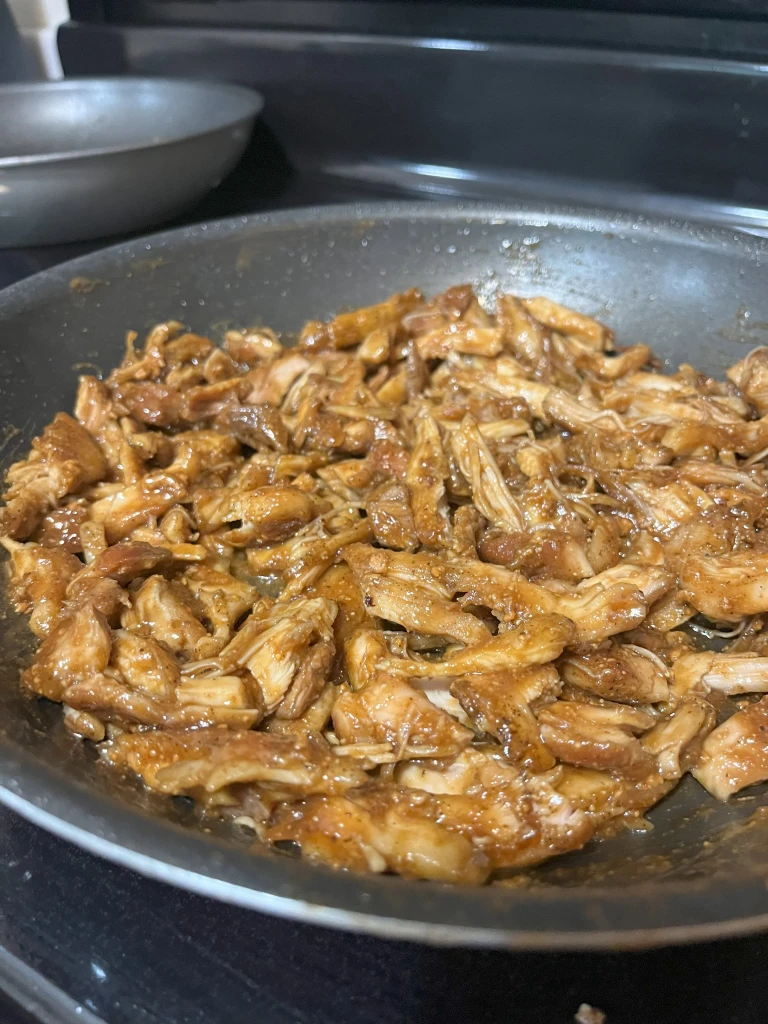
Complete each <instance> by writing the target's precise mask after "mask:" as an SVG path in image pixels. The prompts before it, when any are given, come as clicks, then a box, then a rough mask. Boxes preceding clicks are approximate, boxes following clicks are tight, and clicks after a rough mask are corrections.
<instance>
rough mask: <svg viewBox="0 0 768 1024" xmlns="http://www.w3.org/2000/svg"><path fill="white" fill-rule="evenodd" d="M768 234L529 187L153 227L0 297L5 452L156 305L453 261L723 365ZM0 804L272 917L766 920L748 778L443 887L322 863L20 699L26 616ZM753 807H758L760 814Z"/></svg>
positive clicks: (629, 938)
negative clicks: (210, 814)
mask: <svg viewBox="0 0 768 1024" xmlns="http://www.w3.org/2000/svg"><path fill="white" fill-rule="evenodd" d="M767 261H768V245H767V244H766V243H764V242H762V241H761V240H759V239H751V238H749V237H748V236H745V235H740V234H736V233H733V232H728V231H723V230H719V229H711V228H701V227H697V226H695V225H690V224H685V223H676V222H674V221H670V220H667V221H661V220H650V219H645V218H642V219H640V218H637V219H633V218H631V217H627V216H626V215H619V214H611V213H606V212H600V211H594V210H573V209H566V208H562V207H549V206H508V207H484V206H475V205H450V206H441V205H436V204H425V205H424V204H408V203H389V204H372V205H361V206H340V207H326V208H323V209H306V210H295V211H288V212H283V213H277V214H269V215H266V216H255V215H254V216H250V217H242V218H239V219H236V220H230V221H222V222H220V223H213V224H207V225H205V224H203V225H200V226H198V227H192V228H183V229H178V230H174V231H169V232H166V233H163V234H158V235H154V236H153V237H151V238H148V239H142V240H139V241H136V242H131V243H129V244H124V245H121V246H116V247H113V248H111V249H106V250H104V251H102V252H99V253H96V254H94V255H90V256H87V257H85V258H83V259H79V260H75V261H73V262H72V263H67V264H64V265H63V266H60V267H57V268H54V269H53V270H50V271H46V272H44V273H42V274H39V275H37V276H36V277H32V278H29V279H28V280H26V281H23V282H21V283H20V284H17V285H14V286H13V287H12V288H9V289H8V290H7V291H5V292H4V293H2V295H0V324H1V325H2V335H1V336H0V339H1V340H0V406H1V407H2V418H3V421H4V423H5V425H6V426H5V430H4V432H3V435H2V436H3V438H4V441H3V451H2V457H3V460H4V462H5V464H6V465H7V463H8V462H10V461H11V460H12V459H13V458H17V457H19V456H20V455H21V453H23V452H24V451H25V450H26V448H27V447H28V445H29V441H30V439H31V438H32V437H33V436H34V434H36V433H37V432H39V431H40V430H41V429H42V427H43V426H44V425H45V424H46V423H47V422H48V421H49V420H50V419H51V417H52V416H53V414H54V413H55V412H56V411H57V410H58V409H69V408H71V405H72V400H73V396H74V391H75V384H76V374H77V372H78V370H80V371H81V372H82V371H83V369H88V370H90V372H94V367H95V368H96V370H102V371H107V370H108V369H109V368H111V367H112V366H113V365H114V364H115V363H116V362H117V361H118V360H119V358H120V356H121V353H122V347H123V339H124V335H125V331H126V330H127V329H128V328H132V329H135V330H138V331H142V330H144V329H146V328H148V327H150V326H151V325H152V324H153V323H155V322H157V321H159V320H165V319H169V318H174V319H178V320H181V321H184V322H186V323H187V324H188V325H189V327H190V328H191V329H193V330H196V331H201V332H209V333H211V334H212V335H213V336H214V337H220V336H221V334H222V332H223V331H224V330H225V329H226V328H228V327H234V326H251V325H254V324H256V323H266V324H270V325H272V326H274V327H275V328H277V329H278V330H281V331H283V332H293V331H296V330H297V329H298V328H299V327H300V326H301V324H302V323H303V322H304V321H305V320H306V319H308V318H310V317H317V316H318V315H330V314H331V313H333V312H334V311H336V310H337V309H339V308H341V307H344V306H351V305H356V304H363V303H369V302H374V301H377V300H379V299H381V298H382V297H384V296H386V295H388V294H390V293H391V292H393V291H395V290H397V289H401V288H405V287H407V286H412V285H414V284H418V285H420V286H421V287H422V288H423V289H424V290H425V291H427V292H436V291H438V290H440V289H443V288H445V287H446V286H448V285H449V284H452V283H458V282H462V281H466V280H469V281H472V282H473V284H474V285H475V286H476V288H477V290H478V292H479V294H480V295H481V296H482V297H483V298H484V299H488V300H491V299H492V297H493V294H494V293H495V292H496V291H499V290H506V289H509V290H511V291H514V292H517V293H520V294H522V295H532V294H541V293H543V294H546V295H549V296H552V297H553V298H555V299H557V300H559V301H562V302H565V303H567V304H569V305H573V306H576V307H577V308H579V309H580V310H583V311H585V312H587V313H592V314H595V315H597V316H599V317H601V318H603V319H605V320H606V321H607V322H608V323H609V324H610V325H611V326H612V327H614V328H615V329H616V331H617V333H618V337H619V339H620V341H621V342H622V343H625V344H629V343H634V342H639V341H648V342H650V343H651V344H652V345H653V347H654V348H655V349H656V350H657V351H658V352H659V353H660V354H661V355H662V356H663V357H664V358H665V359H666V360H667V362H668V364H669V365H670V366H671V365H674V364H677V363H679V362H684V361H692V362H694V363H695V364H696V366H698V367H701V368H702V369H704V370H707V371H709V372H721V371H722V370H723V368H724V367H725V366H727V365H728V364H729V363H731V362H733V361H734V360H735V359H737V358H739V357H740V356H742V355H743V354H744V353H745V352H746V351H748V347H752V346H754V345H756V344H759V343H760V342H761V340H763V338H764V337H765V332H766V331H768V323H766V321H768V271H767V270H766V262H767ZM0 644H2V650H3V652H4V654H5V657H4V659H3V661H2V665H0V800H2V801H3V802H4V803H5V804H6V805H7V806H9V807H11V808H12V809H14V810H16V811H18V812H19V813H20V814H22V815H24V816H25V817H27V818H28V819H30V820H31V821H33V822H35V823H37V824H39V825H41V826H42V827H43V828H47V829H50V830H51V831H52V832H55V833H57V834H58V835H60V836H64V837H65V838H67V839H70V840H72V841H73V842H75V843H78V844H79V845H80V846H82V847H85V848H86V849H88V850H90V851H92V852H93V853H97V854H100V855H102V856H104V857H107V858H109V859H111V860H113V861H116V862H118V863H120V864H123V865H125V866H127V867H130V868H133V869H134V870H136V871H139V872H142V873H143V874H145V875H149V876H152V877H154V878H157V879H161V880H163V881H166V882H170V883H172V884H175V885H179V886H182V887H184V888H187V889H190V890H194V891H196V892H198V893H202V894H204V895H206V896H211V897H214V898H216V899H220V900H225V901H230V902H232V903H237V904H240V905H242V906H246V907H252V908H254V909H257V910H261V911H266V912H268V913H272V914H279V915H283V916H286V917H292V918H297V919H302V920H306V921H312V922H315V923H322V924H326V925H332V926H335V927H339V928H346V929H351V930H360V931H367V932H371V933H375V934H378V935H383V936H397V937H401V938H410V939H418V940H422V941H427V942H433V943H444V944H448V943H452V944H459V943H460V944H467V945H470V944H472V945H486V946H508V947H518V948H585V947H592V948H594V947H613V948H617V947H639V946H648V945H652V944H662V943H675V942H687V941H692V940H696V939H704V938H714V937H721V936H725V935H735V934H740V933H745V932H749V931H755V930H758V929H761V928H765V927H768V885H767V884H766V882H767V881H768V842H766V839H767V838H768V833H767V832H766V825H765V823H764V821H765V819H764V817H763V816H762V814H761V810H760V809H761V808H763V807H765V806H766V805H768V793H767V792H766V788H765V787H763V788H762V789H757V790H755V791H750V792H748V793H747V794H745V795H743V796H742V797H740V798H736V799H735V800H734V801H732V802H731V803H730V804H719V803H716V802H715V801H714V800H713V799H712V798H711V797H709V796H708V795H707V794H706V793H705V792H704V790H703V789H701V788H700V787H699V786H698V784H697V783H695V782H694V781H693V780H692V779H691V778H690V777H689V778H686V779H685V780H684V781H683V784H682V785H681V786H680V787H679V788H678V789H677V790H676V791H675V792H674V793H673V794H672V795H671V796H670V797H669V798H668V799H667V800H666V801H664V802H663V803H662V804H661V805H659V806H658V807H657V808H655V809H654V810H653V811H651V813H650V815H649V818H650V821H651V822H652V824H653V826H654V828H653V830H652V831H649V832H643V833H630V832H625V833H624V834H623V835H622V836H620V837H617V838H614V839H612V840H609V841H605V842H602V843H593V844H590V845H589V846H588V847H587V848H585V850H583V851H580V852H578V853H574V854H569V855H568V856H567V857H563V858H559V859H558V860H555V861H553V862H551V863H549V864H546V865H543V866H542V867H540V868H538V869H536V870H534V871H532V872H530V873H528V874H527V875H525V876H524V877H523V879H522V881H521V880H520V879H519V878H518V879H517V880H511V881H508V882H507V883H506V884H500V885H494V886H489V887H486V888H481V889H462V888H452V887H449V886H444V885H438V884H433V883H427V882H409V881H404V880H403V879H400V878H394V877H358V876H355V875H351V874H344V873H334V872H332V871H330V870H328V869H325V868H323V867H316V866H312V865H310V864H307V863H305V862H303V861H302V860H300V859H294V858H291V857H289V856H287V855H286V854H281V853H279V852H275V851H269V850H265V849H259V848H257V849H252V848H251V843H252V841H251V840H247V841H246V839H245V838H244V837H238V836H236V835H233V834H232V832H231V831H224V826H223V825H221V826H217V825H215V824H212V823H211V822H205V828H206V830H208V831H204V830H203V829H202V828H201V824H200V822H199V821H198V820H197V818H196V816H195V811H194V808H192V807H191V806H189V801H186V800H183V799H182V800H178V799H177V800H167V799H164V798H160V797H157V796H156V795H153V794H149V793H147V792H145V791H144V790H143V789H142V788H141V786H140V785H139V784H137V782H136V781H135V780H133V779H129V778H122V777H120V776H119V775H117V774H116V773H114V772H113V771H111V770H109V769H108V768H106V767H105V766H104V765H103V764H101V763H100V762H99V761H98V760H97V759H96V757H95V754H94V752H93V750H92V749H91V748H90V747H89V745H88V744H83V743H79V742H77V741H74V740H73V739H72V738H71V737H69V735H68V734H66V733H65V731H64V728H63V726H62V724H61V721H60V717H61V716H60V709H59V708H57V707H56V706H54V705H50V704H47V703H46V702H45V701H34V700H31V699H30V698H28V697H26V696H22V695H21V694H20V692H19V689H18V685H17V678H18V669H19V666H20V665H21V664H23V663H24V662H25V661H26V660H27V659H28V658H29V657H30V653H31V650H32V643H31V635H30V634H29V632H28V629H27V626H26V622H25V621H23V620H22V619H20V618H19V617H18V616H16V615H14V614H13V613H12V612H11V611H10V610H9V609H7V608H6V609H5V612H4V616H3V618H2V619H0ZM766 817H768V812H766Z"/></svg>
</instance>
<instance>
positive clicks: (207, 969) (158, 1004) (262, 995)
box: [0, 129, 768, 1024]
mask: <svg viewBox="0 0 768 1024" xmlns="http://www.w3.org/2000/svg"><path fill="white" fill-rule="evenodd" d="M254 181H258V182H259V187H258V190H257V191H254ZM379 194H381V192H379ZM255 195H257V196H258V199H254V198H253V197H254V196H255ZM358 198H370V193H367V194H364V193H362V192H361V190H360V187H359V186H354V188H352V187H351V186H344V185H343V184H340V183H338V182H335V183H329V182H328V181H323V180H321V179H315V180H310V179H307V178H305V177H300V176H297V175H295V174H293V173H292V172H291V171H290V169H289V167H288V166H287V164H286V162H285V161H284V160H283V158H282V156H281V154H280V152H279V150H278V149H277V147H276V146H275V145H274V144H273V143H272V141H271V139H270V137H269V136H268V135H267V134H266V132H265V130H264V129H259V133H258V134H257V137H256V138H255V139H254V142H253V144H252V146H251V147H250V149H249V151H248V154H247V156H246V159H245V161H244V163H243V164H241V166H240V168H239V169H238V170H237V171H236V172H235V174H234V175H233V176H232V177H231V178H230V179H229V180H228V181H227V182H225V183H224V184H223V185H222V186H221V187H220V188H219V189H218V190H217V192H216V193H214V194H213V195H212V196H210V197H209V198H208V199H207V200H206V201H205V202H204V203H203V204H201V205H200V206H199V207H198V208H197V209H196V210H194V211H192V212H191V213H190V214H189V215H188V217H187V218H186V220H187V221H195V220H202V219H207V218H216V217H219V216H225V215H228V214H234V213H242V212H245V211H246V210H252V209H265V208H274V207H276V206H283V207H286V206H296V205H305V204H311V203H324V202H339V201H344V200H353V199H358ZM101 244H102V243H89V244H84V245H76V246H66V247H54V248H45V249H35V250H17V251H1V250H0V286H5V285H6V284H9V283H11V282H12V281H14V280H18V279H20V278H22V277H25V276H27V275H29V274H31V273H34V272H36V271H39V270H43V269H45V268H46V267H48V266H51V265H52V264H54V263H56V262H60V261H61V260H63V259H67V258H69V257H71V256H75V255H78V254H80V253H83V252H86V251H88V250H90V249H94V248H97V247H98V246H99V245H101ZM767 957H768V938H751V939H742V940H734V941H730V942H721V943H715V944H710V945H707V946H700V947H689V948H680V949H673V950H661V951H651V952H645V953H634V954H630V953H622V954H609V953H599V954H598V953H593V954H587V953H581V954H563V953H559V954H541V953H535V954H534V953H528V954H520V953H507V952H496V951H470V950H451V949H448V950H440V949H432V948H429V947H425V946H418V945H412V944H409V943H404V942H390V941H384V940H379V939H374V938H368V937H365V936H355V935H346V934H343V933H337V932H332V931H326V930H324V929H320V928H316V927H313V926H310V925H303V924H295V923H292V922H287V921H282V920H277V919H272V918H269V917H265V916H262V915H260V914H257V913H255V912H251V911H245V910H241V909H238V908H234V907H228V906H225V905H222V904H217V903H214V902H212V901H210V900H207V899H204V898H202V897H199V896H193V895H190V894H188V893H185V892H182V891H180V890H177V889H173V888H170V887H168V886H165V885H162V884H160V883H158V882H154V881H149V880H147V879H143V878H141V877H140V876H138V875H135V874H133V873H131V872H130V871H128V870H125V869H122V868H118V867H115V866H113V865H111V864H108V863H106V862H104V861H101V860H99V859H97V858H96V857H93V856H91V855H90V854H86V853H83V852H82V851H80V850H78V849H76V848H75V847H73V846H70V845H68V844H66V843H64V842H63V841H61V840H59V839H56V838H54V837H53V836H50V835H48V834H46V833H44V832H42V831H41V830H39V829H38V828H36V827H34V826H32V825H30V824H28V823H27V822H25V821H23V820H22V819H20V818H18V817H16V816H15V815H13V814H12V813H11V812H9V811H6V810H4V809H0V990H2V989H4V990H5V991H6V992H7V993H8V997H7V998H6V997H4V996H3V995H2V991H0V1024H31V1022H36V1021H37V1022H43V1024H74V1022H81V1024H99V1022H102V1024H241V1022H245V1021H249V1022H250V1021H254V1022H258V1024H297V1022H298V1024H444V1022H453V1021H457V1022H458V1021H461V1022H462V1024H486V1022H487V1024H491V1022H492V1024H569V1022H571V1021H573V1017H574V1014H575V1013H576V1011H577V1008H578V1007H579V1005H580V1004H581V1003H583V1002H586V1003H589V1004H591V1005H593V1006H595V1007H599V1008H601V1009H602V1010H604V1011H605V1012H606V1013H607V1015H608V1016H607V1020H608V1024H649V1022H651V1021H653V1024H683V1022H686V1024H687V1022H691V1024H695V1022H699V1021H706V1022H707V1024H764V1022H765V1020H766V1019H768V991H766V987H765V984H764V982H763V979H764V977H765V963H766V958H767ZM21 1007H25V1009H22V1008H21Z"/></svg>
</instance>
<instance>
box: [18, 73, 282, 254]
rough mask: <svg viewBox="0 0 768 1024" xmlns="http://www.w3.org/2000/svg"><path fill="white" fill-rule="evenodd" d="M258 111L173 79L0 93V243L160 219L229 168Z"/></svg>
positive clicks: (226, 90) (253, 103) (226, 88)
mask: <svg viewBox="0 0 768 1024" xmlns="http://www.w3.org/2000/svg"><path fill="white" fill-rule="evenodd" d="M262 106H263V100H262V98H261V96H260V95H259V94H258V93H255V92H252V91H251V90H250V89H243V88H240V87H239V86H234V85H225V84H220V83H217V82H193V81H184V80H178V79H163V78H89V79H65V80H64V81H61V82H34V83H23V84H18V85H3V86H0V124H2V126H3V130H2V132H1V133H0V247H2V248H11V247H13V246H21V245H45V244H48V243H53V242H72V241H76V240H79V239H85V238H98V237H102V236H105V235H116V234H125V233H127V232H132V231H136V230H138V229H140V228H144V227H147V226H148V225H150V224H158V223H162V222H163V221H166V220H169V219H170V218H171V217H174V216H175V215H177V214H179V213H181V211H182V210H184V209H186V208H187V207H189V206H191V205H192V204H193V203H194V202H195V201H196V200H198V199H200V198H201V197H202V196H203V195H205V193H206V192H208V191H209V190H210V189H212V188H214V187H215V186H216V185H218V183H219V182H220V181H221V179H222V178H223V177H224V176H225V175H226V174H227V173H228V172H229V171H230V170H231V169H232V168H233V167H234V166H235V164H236V163H237V161H238V160H239V158H240V156H241V154H242V152H243V149H244V148H245V145H246V143H247V141H248V137H249V135H250V132H251V128H252V126H253V122H254V120H255V118H256V116H257V115H258V113H259V112H260V111H261V108H262Z"/></svg>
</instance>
